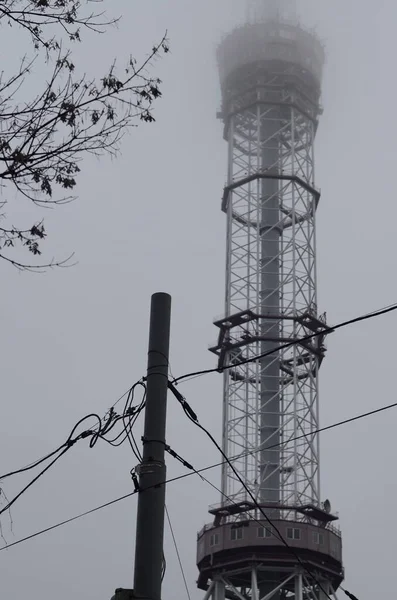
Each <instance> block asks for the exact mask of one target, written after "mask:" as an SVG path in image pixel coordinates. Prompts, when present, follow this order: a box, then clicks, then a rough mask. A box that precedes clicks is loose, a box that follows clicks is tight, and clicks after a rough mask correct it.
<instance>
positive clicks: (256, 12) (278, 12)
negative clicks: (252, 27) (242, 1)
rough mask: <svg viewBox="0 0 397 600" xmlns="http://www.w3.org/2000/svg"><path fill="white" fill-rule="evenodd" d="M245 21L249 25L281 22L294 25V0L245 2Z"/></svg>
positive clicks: (295, 16) (254, 0) (295, 19)
mask: <svg viewBox="0 0 397 600" xmlns="http://www.w3.org/2000/svg"><path fill="white" fill-rule="evenodd" d="M247 20H248V21H249V22H250V23H258V22H263V21H281V22H289V23H291V22H292V23H296V22H297V20H298V15H297V5H296V0H247Z"/></svg>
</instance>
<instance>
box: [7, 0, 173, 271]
mask: <svg viewBox="0 0 397 600" xmlns="http://www.w3.org/2000/svg"><path fill="white" fill-rule="evenodd" d="M100 2H102V0H95V1H94V2H91V0H85V1H83V2H80V1H78V0H4V1H1V0H0V26H3V28H4V27H13V28H15V27H16V28H18V30H20V31H21V32H22V34H26V35H27V36H29V38H30V42H31V46H30V48H31V52H29V53H28V54H27V55H26V56H24V57H23V58H22V59H21V60H20V62H19V68H18V69H17V70H16V72H14V73H13V74H11V75H6V74H5V73H4V71H3V72H2V73H0V180H1V181H0V185H1V187H2V197H3V199H4V200H2V202H1V203H0V208H1V210H2V211H3V213H2V214H1V215H0V216H1V221H0V225H2V226H1V227H0V258H2V259H4V260H6V261H8V262H9V263H11V264H13V265H14V266H16V267H17V268H20V269H33V270H37V269H42V268H46V267H50V266H61V265H65V264H69V259H67V260H62V261H55V260H53V261H51V262H48V263H46V264H44V263H43V262H40V258H39V261H38V263H37V264H36V261H35V260H33V261H26V262H25V261H20V260H16V258H15V254H14V252H15V248H16V247H17V246H22V247H24V248H25V249H26V250H27V251H28V252H30V253H31V254H32V255H35V256H36V258H37V257H39V256H40V255H41V244H42V242H43V240H44V238H45V237H46V235H47V233H46V230H45V228H44V223H43V221H38V222H36V223H34V224H33V225H31V224H29V227H22V228H20V227H17V226H9V225H8V223H7V214H6V212H5V211H6V206H7V203H10V202H11V200H10V199H9V197H10V196H11V193H12V188H13V189H14V192H15V190H16V191H17V194H15V193H14V194H12V196H13V200H12V202H16V201H18V198H21V197H24V198H26V199H28V200H29V201H31V202H32V203H34V204H35V205H37V206H39V207H40V206H46V205H57V204H62V203H65V202H70V201H71V200H72V199H74V198H75V196H74V194H73V191H74V188H75V186H76V180H77V178H78V175H79V173H80V171H81V168H82V160H83V158H84V156H86V155H88V154H93V155H97V156H98V155H101V154H104V153H109V154H112V155H115V154H117V152H118V150H119V147H120V141H121V139H122V137H123V135H124V134H125V133H126V131H128V129H129V128H130V127H131V126H132V125H133V124H135V123H136V122H140V121H141V122H146V123H150V122H153V121H154V117H153V114H152V107H153V103H154V101H155V100H156V99H157V98H159V97H160V96H161V91H160V84H161V81H160V80H159V79H157V78H155V77H151V76H150V75H148V72H149V71H150V68H151V66H152V61H153V59H154V58H155V57H156V56H158V55H159V54H161V53H167V52H168V51H169V47H168V43H167V39H166V37H164V38H163V39H162V40H160V42H159V43H158V44H157V45H155V46H154V47H153V48H152V49H151V51H150V52H149V54H148V57H147V58H146V60H145V61H143V62H142V63H140V64H138V63H137V61H136V60H135V59H133V58H129V59H128V61H127V62H126V64H125V65H123V68H122V69H120V68H117V67H116V62H113V63H112V64H111V65H110V66H109V67H108V68H107V71H106V72H105V73H104V75H103V76H102V77H101V78H100V79H95V78H90V77H89V75H87V74H78V71H79V69H78V68H77V67H76V65H75V63H74V61H73V55H72V47H73V43H77V42H81V41H82V35H83V33H84V31H85V30H90V31H93V32H97V33H105V32H106V30H107V29H108V28H109V27H110V26H112V25H114V24H116V22H117V19H114V20H109V19H107V18H106V15H105V14H104V13H103V12H99V13H97V12H90V11H89V9H90V5H94V6H96V7H97V6H98V4H99V3H100ZM13 54H15V52H14V49H13ZM2 60H4V53H3V58H2ZM42 61H44V64H45V68H46V69H47V70H49V77H47V78H46V79H45V80H44V81H43V83H42V86H41V90H40V92H39V93H37V94H35V95H33V96H32V93H31V91H30V89H32V86H31V85H30V86H29V82H30V81H34V84H35V85H34V87H35V88H36V87H37V78H36V71H37V68H39V67H40V68H41V67H42ZM47 72H48V71H47ZM32 78H35V79H32ZM29 96H30V98H29ZM10 186H11V187H10ZM18 254H19V253H18Z"/></svg>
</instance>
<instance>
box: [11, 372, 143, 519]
mask: <svg viewBox="0 0 397 600" xmlns="http://www.w3.org/2000/svg"><path fill="white" fill-rule="evenodd" d="M138 385H140V386H142V387H143V388H144V395H143V399H142V400H141V402H140V404H139V406H137V407H133V406H132V402H133V398H134V390H135V388H136V387H137V386H138ZM124 396H125V394H124ZM145 402H146V385H145V384H144V383H143V382H142V381H138V382H136V383H135V384H134V385H133V386H132V387H131V388H130V390H129V392H128V395H127V401H126V405H125V410H124V412H125V413H126V415H124V414H123V415H122V416H119V415H117V414H116V413H115V411H114V407H111V409H110V410H109V413H108V417H107V418H106V416H105V418H104V419H103V420H102V419H101V418H100V417H99V415H97V414H96V413H91V414H89V415H86V416H85V417H83V418H82V419H80V420H79V421H78V422H77V423H76V424H75V425H74V427H73V429H72V431H71V432H70V434H69V436H68V438H67V439H66V441H65V442H64V443H63V444H62V445H61V446H59V448H57V449H56V450H54V451H53V452H51V453H50V454H48V455H47V456H45V457H44V458H42V459H39V460H37V461H35V462H34V463H32V464H31V465H29V466H27V467H23V468H22V469H18V470H16V471H11V472H9V473H6V474H5V475H3V476H2V477H0V481H1V480H2V479H6V478H8V477H11V475H17V474H20V473H23V472H26V471H29V470H31V469H34V468H35V467H37V466H39V465H40V464H42V463H43V462H45V461H47V460H49V459H50V458H52V457H53V456H55V458H54V459H53V460H52V461H51V462H50V463H49V464H48V465H47V466H46V467H45V468H44V469H43V470H42V471H40V473H39V474H38V475H36V476H35V477H34V478H33V479H32V480H31V481H30V482H29V483H28V484H27V485H26V486H25V487H24V488H23V489H22V490H21V491H20V492H18V494H17V495H16V496H14V498H13V499H12V500H10V501H9V502H7V504H6V506H5V507H3V508H2V509H1V510H0V516H1V515H2V514H3V513H4V512H6V511H8V510H10V508H11V506H13V504H15V502H16V501H17V500H18V499H19V498H20V497H21V496H22V495H23V494H24V493H25V492H26V491H27V490H28V489H29V488H30V487H31V486H32V485H33V484H34V483H36V482H37V481H38V480H39V479H40V478H41V477H42V476H43V475H44V474H45V473H46V472H47V471H48V470H49V469H50V468H51V467H52V466H53V465H54V464H55V463H56V462H57V461H58V460H59V459H60V458H61V457H62V456H63V455H64V454H65V453H66V452H67V451H68V450H70V448H71V447H72V446H74V445H75V444H76V442H78V441H80V440H83V439H85V438H88V437H90V438H91V439H90V442H89V447H90V448H93V447H94V446H95V445H96V443H97V442H98V440H99V439H102V440H104V441H106V442H109V440H108V439H107V438H106V435H107V434H108V433H109V432H110V431H111V430H112V429H113V427H114V426H115V424H116V423H117V422H119V421H120V420H122V421H123V425H124V430H125V431H126V436H125V438H124V439H123V440H122V442H123V441H125V439H127V438H128V440H129V442H130V444H131V447H132V448H133V444H132V441H131V440H133V441H134V442H135V440H134V437H133V434H132V431H131V430H132V427H133V425H134V424H135V422H136V420H137V418H138V417H139V415H140V413H141V412H142V410H143V408H144V406H145ZM125 416H126V418H128V419H129V424H128V428H126V425H125V421H124V418H125ZM91 418H94V419H95V420H96V421H97V425H96V429H95V428H94V429H86V430H84V431H83V432H81V433H80V434H78V435H76V431H77V430H78V428H79V427H80V426H81V424H82V423H84V422H85V421H87V420H88V419H91ZM121 433H122V434H123V431H122V432H121ZM122 442H121V443H122ZM109 443H111V442H109ZM121 443H120V444H121ZM120 444H112V445H120ZM135 445H136V442H135ZM133 449H134V448H133ZM138 453H139V450H138Z"/></svg>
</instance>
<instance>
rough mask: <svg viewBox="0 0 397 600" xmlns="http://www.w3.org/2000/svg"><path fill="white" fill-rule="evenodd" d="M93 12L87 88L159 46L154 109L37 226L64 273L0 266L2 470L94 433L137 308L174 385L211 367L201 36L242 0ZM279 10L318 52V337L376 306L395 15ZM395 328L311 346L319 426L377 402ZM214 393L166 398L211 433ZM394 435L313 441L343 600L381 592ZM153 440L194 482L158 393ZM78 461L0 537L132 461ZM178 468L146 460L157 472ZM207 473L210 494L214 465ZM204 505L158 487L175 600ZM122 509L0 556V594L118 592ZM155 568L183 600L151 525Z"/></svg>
mask: <svg viewBox="0 0 397 600" xmlns="http://www.w3.org/2000/svg"><path fill="white" fill-rule="evenodd" d="M112 4H113V5H114V6H113V10H114V11H115V12H114V14H118V13H122V15H123V20H122V22H121V24H120V26H119V28H118V29H115V30H113V31H110V32H109V33H108V34H107V35H106V38H104V37H103V36H102V37H93V36H88V37H87V40H86V43H84V44H83V45H82V46H81V48H80V49H79V50H78V51H77V53H78V56H80V59H81V61H82V62H81V64H82V65H84V69H86V70H90V69H91V68H92V69H95V72H97V71H98V65H100V64H101V63H102V64H103V66H104V67H105V66H106V65H107V64H108V63H110V62H111V60H112V58H113V56H120V57H121V58H122V57H124V56H128V54H129V53H130V52H131V53H133V54H134V55H135V56H137V58H140V57H141V58H142V57H145V55H146V54H147V52H148V51H150V49H151V47H152V45H153V43H154V42H156V41H158V40H159V39H161V37H162V35H163V33H164V31H165V30H166V29H168V35H169V38H170V43H171V48H172V53H171V54H170V55H168V56H167V57H165V58H163V59H161V60H158V61H156V62H155V64H154V69H155V72H156V73H158V75H159V76H160V77H161V78H162V79H163V82H164V83H163V86H162V91H163V93H164V98H163V99H162V100H161V101H159V103H158V104H157V105H156V111H155V112H156V118H157V122H156V123H155V124H152V125H142V126H140V127H139V128H138V129H136V130H133V131H132V133H131V135H129V136H128V137H127V138H126V139H125V140H124V143H123V148H122V150H123V152H122V156H121V157H120V158H119V159H118V160H117V161H110V160H107V159H104V160H102V161H101V162H100V163H99V162H98V161H97V160H94V159H89V160H88V161H86V162H85V163H84V169H83V172H82V174H81V177H80V178H79V189H78V193H79V196H80V199H79V200H78V201H77V202H75V203H74V204H71V205H68V206H65V207H61V208H58V209H56V210H54V211H47V212H46V213H45V219H46V225H47V229H48V231H49V239H48V241H46V242H45V247H44V248H45V250H46V254H47V256H49V257H50V258H51V257H52V256H53V255H56V256H65V255H67V254H69V253H70V252H71V251H74V252H75V253H76V258H77V259H78V261H79V262H78V265H77V266H75V267H74V268H71V269H66V270H59V271H57V270H53V271H49V272H47V273H46V274H45V275H34V274H30V273H22V274H21V273H18V272H17V271H15V270H13V269H12V268H11V267H10V266H8V265H7V264H4V263H0V270H1V279H2V287H1V290H2V292H1V300H2V313H1V314H2V338H1V339H2V345H1V366H2V369H1V379H2V386H1V390H2V418H1V422H0V430H1V434H0V456H1V461H0V462H1V469H0V471H1V472H2V473H3V472H5V471H8V470H10V469H13V468H18V467H21V466H24V465H26V464H27V463H29V462H31V461H33V460H34V459H36V458H39V457H41V456H43V455H45V454H47V453H48V452H50V451H51V450H52V449H54V448H55V447H57V446H59V445H60V443H62V441H64V439H66V437H67V436H68V434H69V432H70V430H71V429H72V427H73V426H74V424H75V422H76V421H78V420H79V419H80V418H81V417H82V416H84V415H85V414H87V413H90V412H98V413H99V414H100V415H101V416H102V415H103V414H104V413H105V412H106V410H107V409H108V408H109V406H110V405H111V404H113V402H114V401H115V400H116V399H117V398H118V397H119V396H120V395H121V393H123V392H124V391H125V390H126V389H127V388H128V387H129V386H130V385H131V384H132V383H134V382H135V381H136V380H137V379H139V378H140V377H141V376H142V375H143V374H144V371H145V365H146V352H147V333H148V311H149V303H150V295H151V294H152V293H153V292H156V291H166V292H169V293H170V294H171V295H172V296H173V322H172V342H171V366H172V371H173V373H174V375H175V376H177V375H179V374H182V373H184V372H187V371H190V370H194V369H196V368H206V367H212V366H215V364H214V358H213V356H212V355H211V354H210V353H209V352H208V351H207V347H208V345H209V344H210V343H211V342H212V341H213V340H214V339H215V338H216V331H215V328H214V327H213V325H212V321H213V319H214V317H216V316H217V315H219V314H222V310H223V305H224V258H225V225H226V222H225V216H224V215H223V213H222V212H221V210H220V199H221V194H222V188H223V186H224V182H225V177H226V158H227V153H226V145H225V142H224V141H223V139H222V125H221V123H220V122H219V121H217V120H216V111H217V110H218V108H219V104H220V92H219V86H218V79H217V72H216V64H215V58H214V55H215V49H216V44H217V40H219V38H220V36H221V35H222V34H223V33H224V32H226V31H228V30H229V29H230V27H231V26H233V24H234V23H236V22H237V21H238V19H239V18H240V16H241V15H242V14H243V13H244V7H243V2H242V0H241V1H240V0H216V2H215V1H214V0H201V1H200V2H193V1H192V0H145V2H136V1H135V0H119V1H118V2H113V3H112ZM108 5H109V7H110V2H109V3H108ZM374 6H375V8H374ZM301 12H302V15H304V21H305V23H306V24H307V25H308V26H315V27H316V29H317V31H318V33H319V35H320V36H321V37H322V39H324V41H325V43H326V46H327V65H326V69H325V76H324V86H323V105H324V108H325V112H324V115H323V116H322V118H321V121H320V128H319V132H318V137H317V141H316V153H317V155H316V160H317V178H316V179H317V184H318V186H319V187H321V188H322V199H321V201H320V205H319V210H318V229H317V249H318V271H319V310H320V312H323V311H326V312H327V315H328V322H329V323H337V322H339V321H342V320H345V319H348V318H350V317H354V316H356V315H359V314H362V313H366V312H368V311H370V310H372V309H375V308H379V307H383V306H385V305H389V304H391V303H393V302H395V301H396V298H397V282H396V278H395V256H396V241H395V239H396V236H395V219H396V215H397V208H396V206H395V205H396V194H395V181H394V180H395V169H396V167H395V164H396V160H397V150H396V147H395V144H394V139H395V136H396V131H395V130H396V128H397V123H396V122H395V119H394V112H395V111H394V103H395V93H396V83H395V76H394V71H395V60H394V56H395V55H396V53H397V38H396V35H395V25H394V24H395V22H396V17H397V7H396V5H395V2H392V0H380V1H379V2H377V3H376V4H375V5H374V3H369V2H362V0H333V1H332V2H331V1H328V2H323V1H321V0H305V1H304V2H302V6H301ZM88 47H89V49H90V51H89V52H88V51H86V52H85V54H84V50H87V48H88ZM4 51H5V49H4V47H3V60H4ZM21 52H22V50H21ZM99 71H100V69H99ZM16 213H19V219H21V218H26V221H27V224H29V225H30V224H31V223H30V221H31V220H32V216H33V218H37V219H39V218H40V217H41V216H42V213H41V212H40V211H38V209H35V210H32V209H30V208H29V207H28V206H26V205H25V204H23V203H22V202H21V204H20V205H18V208H17V209H16ZM24 215H26V217H25V216H24ZM396 323H397V318H396V316H394V315H393V314H392V315H389V316H387V317H382V318H380V319H377V320H372V321H371V322H366V323H363V324H360V325H356V326H354V327H351V328H349V329H346V330H342V331H338V332H337V333H334V334H333V335H332V336H330V337H329V338H328V354H327V356H326V359H325V361H324V363H323V366H322V368H321V378H320V414H321V425H322V426H325V425H328V424H331V423H333V422H336V421H339V420H342V419H344V418H348V417H351V416H354V415H356V414H358V413H361V412H365V411H367V410H372V409H374V408H377V407H380V406H382V405H385V404H389V403H392V402H394V401H395V395H394V392H393V389H394V385H393V376H394V372H395V348H394V346H395V345H394V343H393V331H394V329H395V327H396ZM221 379H222V378H221V376H219V375H211V376H207V377H203V378H200V379H195V380H193V381H191V382H188V383H186V384H184V386H183V393H184V394H185V395H186V397H187V399H188V401H189V402H190V403H191V405H192V406H193V407H194V409H195V411H196V412H197V413H198V416H199V418H200V420H201V421H202V423H203V424H204V425H205V426H207V427H208V428H209V429H210V430H211V432H212V433H213V434H215V435H217V436H220V430H221V399H222V396H221V392H222V380H221ZM396 419H397V414H396V413H393V412H391V413H388V414H383V415H379V416H376V417H373V418H371V419H370V420H368V421H360V422H358V423H355V424H353V425H348V426H346V427H343V428H340V429H337V430H333V431H330V432H327V433H324V434H323V435H322V438H321V461H322V463H321V473H322V498H323V499H325V498H326V497H328V498H330V500H331V502H332V506H333V509H334V510H337V511H338V512H339V513H340V519H341V526H342V529H343V542H344V562H345V567H346V587H347V589H349V590H351V591H352V592H354V593H355V594H356V595H357V596H358V597H359V598H360V600H370V599H371V600H372V599H373V598H380V597H382V598H391V597H392V590H393V588H394V571H393V569H394V557H395V549H394V546H395V544H394V537H395V534H394V531H393V529H394V519H393V518H392V515H393V514H394V502H395V498H396V495H397V483H396V478H395V471H396V469H395V450H394V444H393V437H394V432H395V424H396ZM167 442H168V443H169V444H170V445H171V446H172V447H173V448H174V450H175V451H176V452H178V453H179V454H181V455H182V456H184V457H185V458H186V460H188V461H189V462H191V463H192V464H193V465H194V466H195V467H196V468H200V467H203V466H206V465H209V464H212V463H216V462H218V461H219V456H218V455H217V452H216V450H215V449H214V448H213V447H212V446H211V445H210V443H209V442H208V440H207V438H206V437H205V436H204V435H203V434H202V433H200V431H198V430H196V429H195V428H194V426H193V425H190V424H189V423H188V422H187V420H186V418H185V417H184V415H183V413H182V411H181V410H180V406H179V405H176V402H175V401H174V400H173V398H172V397H170V398H169V422H168V434H167ZM87 446H88V444H84V442H81V443H80V444H79V445H76V446H75V447H74V448H73V449H72V450H71V451H70V452H69V453H68V454H67V455H66V457H64V458H63V459H62V461H61V462H59V463H58V465H57V466H56V467H55V468H54V469H52V470H51V471H50V472H49V473H48V474H46V475H45V476H44V477H43V479H42V480H41V482H40V483H38V484H37V485H35V486H34V487H33V488H32V489H31V490H29V492H27V493H26V494H25V495H24V496H23V498H21V500H20V501H19V502H18V503H17V504H16V505H15V508H13V510H12V517H13V531H11V530H10V523H9V520H7V517H6V515H4V516H3V518H2V525H3V533H4V536H5V538H6V540H7V542H9V543H12V542H13V541H15V540H16V539H19V538H21V537H24V536H25V535H29V534H30V533H33V532H35V531H37V530H39V529H41V528H44V527H47V526H50V525H52V524H54V523H56V522H58V521H62V520H63V519H66V518H68V517H70V516H73V515H74V514H77V513H79V512H83V511H85V510H88V509H90V508H93V507H94V506H96V505H98V504H101V503H104V502H106V501H108V500H112V499H113V498H116V497H118V496H122V495H123V494H126V493H128V492H129V491H131V490H132V489H133V486H132V483H131V480H130V475H129V472H130V469H131V467H132V466H135V459H134V457H133V456H132V455H131V452H129V450H128V447H127V446H123V447H122V448H120V449H113V448H110V447H109V446H106V447H105V446H101V445H100V444H98V445H97V446H96V447H95V449H94V450H90V449H88V448H87ZM183 472H184V469H183V467H182V466H181V465H179V463H176V464H175V462H174V461H172V460H171V459H170V458H169V459H168V475H169V476H170V477H172V476H174V475H176V474H179V473H183ZM207 476H208V477H209V478H210V479H211V480H212V481H214V483H215V484H216V485H217V486H219V485H220V478H219V471H218V470H217V469H215V470H214V471H210V472H209V473H208V474H207ZM25 481H27V480H26V479H25V478H24V477H23V476H20V477H19V478H13V479H12V480H9V481H7V482H5V485H4V489H5V492H6V493H7V495H8V496H9V497H12V495H13V493H15V492H16V491H18V490H19V488H20V487H22V486H23V483H24V482H25ZM218 501H219V498H218V497H217V495H216V493H215V492H214V490H213V489H212V488H211V487H210V486H208V485H207V484H206V483H204V482H202V481H201V480H200V479H199V478H198V477H196V476H193V477H190V478H189V479H187V480H185V481H181V482H177V483H173V484H170V485H169V487H168V489H167V505H168V507H169V512H170V515H171V519H172V522H173V526H174V529H175V535H176V539H177V541H178V545H179V548H180V551H181V554H182V559H183V563H184V567H185V572H186V575H187V578H188V582H189V586H190V590H191V594H192V599H193V600H199V599H200V598H202V596H203V594H202V592H199V591H197V590H196V588H195V580H196V576H197V571H196V566H195V552H196V532H197V531H198V530H199V529H200V528H201V527H202V525H203V524H204V523H205V522H206V521H208V522H209V518H208V514H207V510H208V505H209V504H212V503H216V502H218ZM135 513H136V498H133V499H131V500H125V501H124V502H122V503H120V504H117V505H115V506H113V507H111V508H107V509H105V510H103V511H100V512H98V513H95V514H94V515H90V516H88V517H86V518H84V519H81V520H79V521H77V522H75V523H73V524H71V525H67V526H65V527H62V528H60V529H57V530H55V531H53V532H50V533H48V534H46V535H43V536H41V537H38V538H36V539H34V540H31V541H29V542H26V543H24V544H21V545H19V546H16V547H14V548H10V549H9V550H7V551H3V552H0V596H1V598H4V599H7V600H19V599H20V598H29V599H30V600H53V598H54V597H56V598H57V600H71V599H73V598H76V599H77V598H81V599H83V598H84V600H108V599H109V598H110V597H111V595H112V594H113V592H114V589H115V588H116V587H132V573H133V571H132V563H133V552H134V532H135ZM165 553H166V559H167V573H166V578H165V582H164V589H163V598H164V600H180V599H184V598H185V597H186V592H185V590H184V586H183V582H182V578H181V575H180V571H179V566H178V563H177V559H176V555H175V551H174V548H173V545H172V540H171V537H170V533H169V531H168V529H166V542H165ZM340 597H343V596H342V595H341V596H340Z"/></svg>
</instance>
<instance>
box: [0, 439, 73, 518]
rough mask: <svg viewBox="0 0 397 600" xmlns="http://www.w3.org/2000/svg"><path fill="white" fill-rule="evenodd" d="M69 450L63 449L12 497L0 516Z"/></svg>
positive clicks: (0, 512)
mask: <svg viewBox="0 0 397 600" xmlns="http://www.w3.org/2000/svg"><path fill="white" fill-rule="evenodd" d="M70 448H71V446H68V447H66V448H64V449H63V451H62V452H61V454H59V455H58V456H56V457H55V458H54V460H53V461H51V462H50V464H49V465H47V466H46V467H45V468H44V469H43V470H42V471H40V473H39V474H38V475H36V477H34V478H33V479H32V481H30V482H29V483H28V484H27V485H26V486H25V487H24V488H23V489H22V490H21V491H20V492H19V493H18V494H17V495H16V496H14V498H13V499H12V500H10V501H9V502H8V503H7V505H6V506H5V507H4V508H2V509H1V510H0V515H2V514H3V513H4V512H6V511H7V510H9V509H10V508H11V506H12V505H13V504H14V503H15V502H16V501H17V500H18V498H20V497H21V496H22V494H24V493H25V492H26V491H27V490H28V489H29V488H30V487H31V486H32V485H33V484H34V483H36V481H37V480H38V479H40V477H42V476H43V475H44V473H46V472H47V471H48V470H49V469H50V468H51V467H52V466H53V465H54V464H55V463H56V462H57V461H58V460H59V459H60V458H61V457H62V456H63V455H64V454H66V452H67V451H68V450H70Z"/></svg>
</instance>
